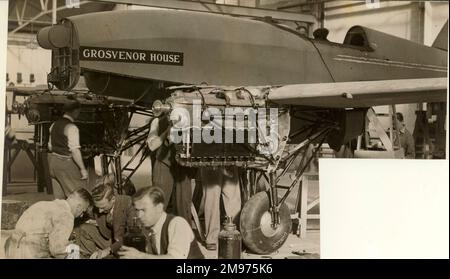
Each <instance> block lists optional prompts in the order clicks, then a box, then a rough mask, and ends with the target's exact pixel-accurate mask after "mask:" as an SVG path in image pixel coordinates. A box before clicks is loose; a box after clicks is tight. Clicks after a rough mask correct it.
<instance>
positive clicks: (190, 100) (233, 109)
mask: <svg viewBox="0 0 450 279" xmlns="http://www.w3.org/2000/svg"><path fill="white" fill-rule="evenodd" d="M171 90H174V91H173V93H172V95H171V97H170V98H168V99H166V100H165V101H164V102H161V101H159V100H158V101H156V102H155V103H154V104H153V109H152V111H153V114H154V115H155V116H161V115H163V114H164V115H167V117H169V118H170V120H171V123H172V127H171V129H170V140H171V141H172V142H174V143H175V144H176V150H177V156H176V158H177V161H178V163H179V164H181V165H183V166H189V167H219V166H230V165H233V166H238V167H248V168H266V167H268V166H270V165H275V164H276V162H277V161H278V160H279V158H280V157H281V154H282V152H283V150H284V147H285V145H286V142H287V139H288V135H289V128H290V124H289V123H290V115H289V109H288V108H286V107H279V106H271V105H270V104H269V103H268V102H267V101H266V99H265V95H264V94H265V90H264V88H253V89H246V88H231V87H209V86H204V87H193V86H179V87H173V88H171Z"/></svg>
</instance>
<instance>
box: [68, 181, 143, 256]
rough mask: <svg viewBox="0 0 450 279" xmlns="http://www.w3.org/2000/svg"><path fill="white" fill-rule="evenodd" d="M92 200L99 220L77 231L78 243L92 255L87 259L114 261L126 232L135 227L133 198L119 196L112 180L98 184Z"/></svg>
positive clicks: (95, 215)
mask: <svg viewBox="0 0 450 279" xmlns="http://www.w3.org/2000/svg"><path fill="white" fill-rule="evenodd" d="M92 198H93V200H94V205H95V208H94V218H95V221H94V222H89V223H84V224H82V225H81V226H80V227H79V228H77V230H76V239H77V244H78V245H79V246H80V248H81V251H83V252H84V253H85V254H88V255H83V256H90V258H92V259H101V258H106V257H110V258H112V257H113V256H114V255H116V252H117V251H118V250H119V248H120V246H121V245H122V242H123V237H124V235H125V229H126V228H127V227H129V226H131V225H133V219H134V218H135V217H136V211H135V210H134V207H133V203H132V200H131V197H129V196H125V195H118V194H116V193H115V192H114V188H113V184H112V182H111V181H106V182H101V183H99V184H97V185H96V186H95V187H94V189H93V190H92Z"/></svg>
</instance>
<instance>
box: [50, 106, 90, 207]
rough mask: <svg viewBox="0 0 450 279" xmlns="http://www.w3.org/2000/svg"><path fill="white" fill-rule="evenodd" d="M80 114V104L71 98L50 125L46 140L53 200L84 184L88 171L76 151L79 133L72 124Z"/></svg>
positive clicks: (78, 147)
mask: <svg viewBox="0 0 450 279" xmlns="http://www.w3.org/2000/svg"><path fill="white" fill-rule="evenodd" d="M79 115H80V103H79V102H78V101H77V100H73V101H71V102H70V103H67V104H65V105H64V115H63V116H62V117H61V118H60V119H58V120H57V121H55V122H54V123H53V124H52V126H51V127H50V139H49V142H48V147H49V150H50V151H51V152H52V153H51V154H50V155H49V168H50V176H51V178H52V187H53V194H54V195H55V198H56V199H64V198H66V197H67V196H68V195H69V193H71V192H73V191H75V190H78V189H80V188H85V187H86V185H87V184H86V182H87V181H86V180H87V179H88V172H87V170H86V167H85V166H84V163H83V158H82V157H81V151H80V147H81V146H80V133H79V130H78V127H77V126H76V125H75V124H74V121H75V119H76V118H77V117H78V116H79Z"/></svg>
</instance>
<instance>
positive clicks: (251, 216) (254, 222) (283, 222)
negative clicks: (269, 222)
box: [240, 191, 292, 254]
mask: <svg viewBox="0 0 450 279" xmlns="http://www.w3.org/2000/svg"><path fill="white" fill-rule="evenodd" d="M268 211H269V196H268V193H267V192H265V191H264V192H259V193H257V194H255V195H254V196H253V197H251V198H250V200H249V201H248V202H247V203H245V205H244V207H243V208H242V211H241V218H240V229H241V234H242V240H243V241H244V244H245V246H246V247H247V248H248V249H250V250H251V251H252V252H254V253H256V254H271V253H273V252H275V251H277V250H278V248H280V247H281V246H282V245H283V244H284V243H285V242H286V239H287V238H288V236H289V233H290V232H291V228H292V221H291V214H290V211H289V208H288V206H287V205H286V204H285V203H283V204H282V205H281V207H280V225H279V226H278V228H277V230H276V232H275V234H274V235H272V236H270V237H268V236H265V235H264V234H263V232H262V230H261V223H260V222H261V218H262V216H263V214H264V213H265V212H268Z"/></svg>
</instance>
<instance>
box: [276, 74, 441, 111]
mask: <svg viewBox="0 0 450 279" xmlns="http://www.w3.org/2000/svg"><path fill="white" fill-rule="evenodd" d="M268 99H269V100H271V101H272V102H274V103H277V104H283V105H297V106H314V107H327V108H358V107H372V106H380V105H389V104H408V103H421V102H427V103H428V102H446V101H447V78H445V77H444V78H422V79H398V80H381V81H355V82H333V83H314V84H294V85H285V86H281V87H278V88H273V89H271V91H270V92H269V95H268Z"/></svg>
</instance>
